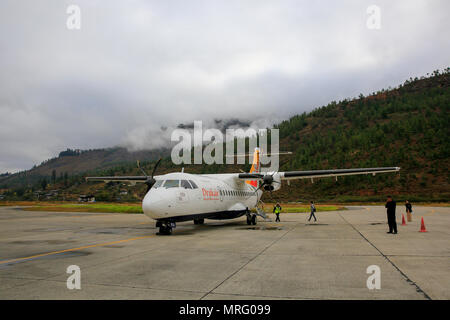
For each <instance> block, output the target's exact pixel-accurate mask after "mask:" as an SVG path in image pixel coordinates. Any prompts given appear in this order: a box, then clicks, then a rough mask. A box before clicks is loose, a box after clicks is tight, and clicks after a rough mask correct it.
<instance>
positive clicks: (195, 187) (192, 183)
mask: <svg viewBox="0 0 450 320" xmlns="http://www.w3.org/2000/svg"><path fill="white" fill-rule="evenodd" d="M189 182H190V183H191V185H192V188H193V189H197V188H198V187H197V185H196V184H195V182H194V181H192V180H189Z"/></svg>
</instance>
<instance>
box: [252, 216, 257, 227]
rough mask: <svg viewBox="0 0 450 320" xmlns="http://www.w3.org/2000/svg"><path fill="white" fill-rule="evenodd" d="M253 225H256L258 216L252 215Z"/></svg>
mask: <svg viewBox="0 0 450 320" xmlns="http://www.w3.org/2000/svg"><path fill="white" fill-rule="evenodd" d="M252 224H253V225H254V226H255V225H256V214H254V215H252Z"/></svg>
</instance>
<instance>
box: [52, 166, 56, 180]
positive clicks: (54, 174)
mask: <svg viewBox="0 0 450 320" xmlns="http://www.w3.org/2000/svg"><path fill="white" fill-rule="evenodd" d="M52 182H53V183H55V182H56V170H55V169H53V171H52Z"/></svg>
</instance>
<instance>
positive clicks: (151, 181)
mask: <svg viewBox="0 0 450 320" xmlns="http://www.w3.org/2000/svg"><path fill="white" fill-rule="evenodd" d="M161 160H162V158H159V160H158V161H157V162H156V164H155V166H154V167H153V170H152V175H151V176H148V175H147V173H145V171H144V169H142V168H141V166H140V163H139V160H138V161H137V167H138V168H139V169H140V170H141V171H142V173H143V174H144V176H146V177H147V180H145V182H144V183H145V184H146V185H147V192H148V191H149V190H150V189H151V188H152V187H153V185H154V184H155V183H156V180H155V178H153V176H154V175H155V172H156V169H157V168H158V166H159V163H160V162H161Z"/></svg>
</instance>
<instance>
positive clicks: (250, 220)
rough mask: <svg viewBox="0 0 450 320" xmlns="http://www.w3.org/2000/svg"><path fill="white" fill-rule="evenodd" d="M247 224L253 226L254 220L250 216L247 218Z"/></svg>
mask: <svg viewBox="0 0 450 320" xmlns="http://www.w3.org/2000/svg"><path fill="white" fill-rule="evenodd" d="M247 224H248V225H251V224H252V219H251V218H250V216H247Z"/></svg>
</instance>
